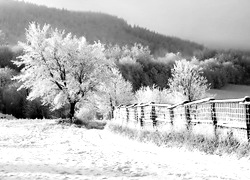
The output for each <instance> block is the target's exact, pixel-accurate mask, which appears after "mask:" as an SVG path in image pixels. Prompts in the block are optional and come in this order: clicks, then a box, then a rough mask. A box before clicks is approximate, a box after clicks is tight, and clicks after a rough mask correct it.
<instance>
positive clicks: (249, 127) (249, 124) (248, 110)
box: [245, 103, 250, 141]
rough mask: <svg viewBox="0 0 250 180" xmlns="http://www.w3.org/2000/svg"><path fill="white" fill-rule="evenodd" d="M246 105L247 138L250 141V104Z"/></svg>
mask: <svg viewBox="0 0 250 180" xmlns="http://www.w3.org/2000/svg"><path fill="white" fill-rule="evenodd" d="M245 107H246V126H247V140H248V141H250V104H249V103H247V104H246V105H245Z"/></svg>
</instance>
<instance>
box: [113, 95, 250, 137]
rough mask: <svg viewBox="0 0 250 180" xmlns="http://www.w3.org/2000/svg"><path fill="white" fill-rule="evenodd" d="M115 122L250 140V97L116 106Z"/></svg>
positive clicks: (149, 128)
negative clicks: (173, 103) (229, 135)
mask: <svg viewBox="0 0 250 180" xmlns="http://www.w3.org/2000/svg"><path fill="white" fill-rule="evenodd" d="M114 121H115V122H116V123H119V124H121V125H123V126H130V127H132V128H142V129H147V130H158V131H167V132H171V131H183V130H184V131H185V130H188V131H191V132H193V133H194V134H203V135H206V136H216V137H225V136H227V135H228V134H229V133H230V134H231V135H233V136H234V137H235V138H236V139H238V140H239V141H241V142H242V141H243V142H246V141H249V140H250V98H249V97H245V98H241V99H227V100H214V99H202V100H198V101H193V102H186V101H185V102H182V103H180V104H175V105H169V104H155V103H148V104H133V105H122V106H119V107H116V108H115V111H114Z"/></svg>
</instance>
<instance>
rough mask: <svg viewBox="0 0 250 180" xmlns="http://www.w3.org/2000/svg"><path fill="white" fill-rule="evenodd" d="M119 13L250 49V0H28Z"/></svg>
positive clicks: (173, 32) (214, 43)
mask: <svg viewBox="0 0 250 180" xmlns="http://www.w3.org/2000/svg"><path fill="white" fill-rule="evenodd" d="M26 1H29V2H33V3H37V4H43V5H47V6H49V7H57V8H65V9H68V10H77V11H95V12H104V13H108V14H111V15H116V16H118V17H121V18H123V19H125V20H126V21H127V22H128V23H129V24H136V25H139V26H141V27H146V28H148V29H150V30H153V31H156V32H159V33H161V34H165V35H170V36H176V37H180V38H183V39H188V40H192V41H195V42H198V43H202V44H204V45H206V46H208V47H214V48H218V47H219V48H237V49H248V50H250V0H26Z"/></svg>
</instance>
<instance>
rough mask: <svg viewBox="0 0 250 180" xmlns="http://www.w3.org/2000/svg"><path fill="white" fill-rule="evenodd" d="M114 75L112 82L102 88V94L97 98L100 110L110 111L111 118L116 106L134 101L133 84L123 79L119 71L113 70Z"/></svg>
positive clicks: (97, 95)
mask: <svg viewBox="0 0 250 180" xmlns="http://www.w3.org/2000/svg"><path fill="white" fill-rule="evenodd" d="M112 73H113V74H112V77H111V78H110V81H109V82H108V83H107V84H106V86H103V87H102V88H103V89H102V93H101V94H96V97H95V99H96V100H97V106H98V107H99V109H100V110H101V111H102V110H106V111H107V110H108V111H109V112H110V116H111V118H112V117H113V110H114V107H115V106H118V105H121V104H130V103H131V102H132V101H133V100H134V94H133V87H132V84H131V83H130V82H129V81H126V80H125V79H124V78H123V77H122V75H121V73H120V72H119V70H118V69H116V68H113V69H112Z"/></svg>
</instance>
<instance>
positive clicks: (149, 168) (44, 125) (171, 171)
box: [0, 120, 250, 180]
mask: <svg viewBox="0 0 250 180" xmlns="http://www.w3.org/2000/svg"><path fill="white" fill-rule="evenodd" d="M0 152H1V153H0V179H1V180H5V179H23V180H28V179H30V180H31V179H32V180H34V179H51V180H52V179H53V180H54V179H237V180H238V179H244V180H245V179H250V167H249V162H250V161H249V159H247V158H245V159H243V158H242V159H240V160H238V159H236V158H235V157H227V156H224V157H220V156H215V155H204V154H203V153H200V152H190V151H186V150H184V149H177V148H159V147H156V146H154V145H151V144H142V143H139V142H135V141H131V140H128V139H127V138H124V137H120V136H118V135H114V134H112V133H110V132H108V131H107V130H86V129H83V128H76V127H74V126H61V125H55V122H54V121H47V120H46V121H45V120H11V121H10V120H1V121H0Z"/></svg>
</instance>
